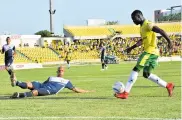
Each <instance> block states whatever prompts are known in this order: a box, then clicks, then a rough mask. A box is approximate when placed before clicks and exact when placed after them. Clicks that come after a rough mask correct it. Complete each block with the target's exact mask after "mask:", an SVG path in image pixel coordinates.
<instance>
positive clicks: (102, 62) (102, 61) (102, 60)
mask: <svg viewBox="0 0 182 120" xmlns="http://www.w3.org/2000/svg"><path fill="white" fill-rule="evenodd" d="M101 65H102V69H101V70H104V68H105V66H104V59H103V58H101Z"/></svg>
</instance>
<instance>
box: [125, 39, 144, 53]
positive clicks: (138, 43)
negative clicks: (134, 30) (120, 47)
mask: <svg viewBox="0 0 182 120" xmlns="http://www.w3.org/2000/svg"><path fill="white" fill-rule="evenodd" d="M141 45H142V39H140V40H139V41H138V42H137V43H136V44H134V45H133V46H131V47H129V48H127V49H126V50H124V51H125V52H127V53H130V52H131V50H132V49H134V48H136V47H139V46H141Z"/></svg>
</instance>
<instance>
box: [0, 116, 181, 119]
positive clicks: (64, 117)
mask: <svg viewBox="0 0 182 120" xmlns="http://www.w3.org/2000/svg"><path fill="white" fill-rule="evenodd" d="M0 119H1V120H21V119H23V120H25V119H27V120H29V119H31V120H35V119H120V120H122V119H124V120H182V119H180V118H176V119H174V118H139V117H119V116H118V117H93V116H87V117H84V116H73V117H71V116H70V117H66V116H56V117H52V116H47V117H0Z"/></svg>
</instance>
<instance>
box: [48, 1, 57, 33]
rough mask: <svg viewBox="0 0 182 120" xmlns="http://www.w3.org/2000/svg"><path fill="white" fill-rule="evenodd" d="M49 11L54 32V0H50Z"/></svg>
mask: <svg viewBox="0 0 182 120" xmlns="http://www.w3.org/2000/svg"><path fill="white" fill-rule="evenodd" d="M49 6H50V9H49V13H50V32H51V34H54V21H53V15H54V14H55V12H56V10H55V9H53V0H49Z"/></svg>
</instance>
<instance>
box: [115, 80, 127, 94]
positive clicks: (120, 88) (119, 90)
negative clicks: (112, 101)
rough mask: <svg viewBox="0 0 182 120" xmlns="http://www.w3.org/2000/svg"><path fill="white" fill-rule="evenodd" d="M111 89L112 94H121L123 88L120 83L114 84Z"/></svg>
mask: <svg viewBox="0 0 182 120" xmlns="http://www.w3.org/2000/svg"><path fill="white" fill-rule="evenodd" d="M112 89H113V91H114V93H123V92H124V89H125V86H124V84H123V83H122V82H119V81H118V82H115V83H114V85H113V86H112Z"/></svg>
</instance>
